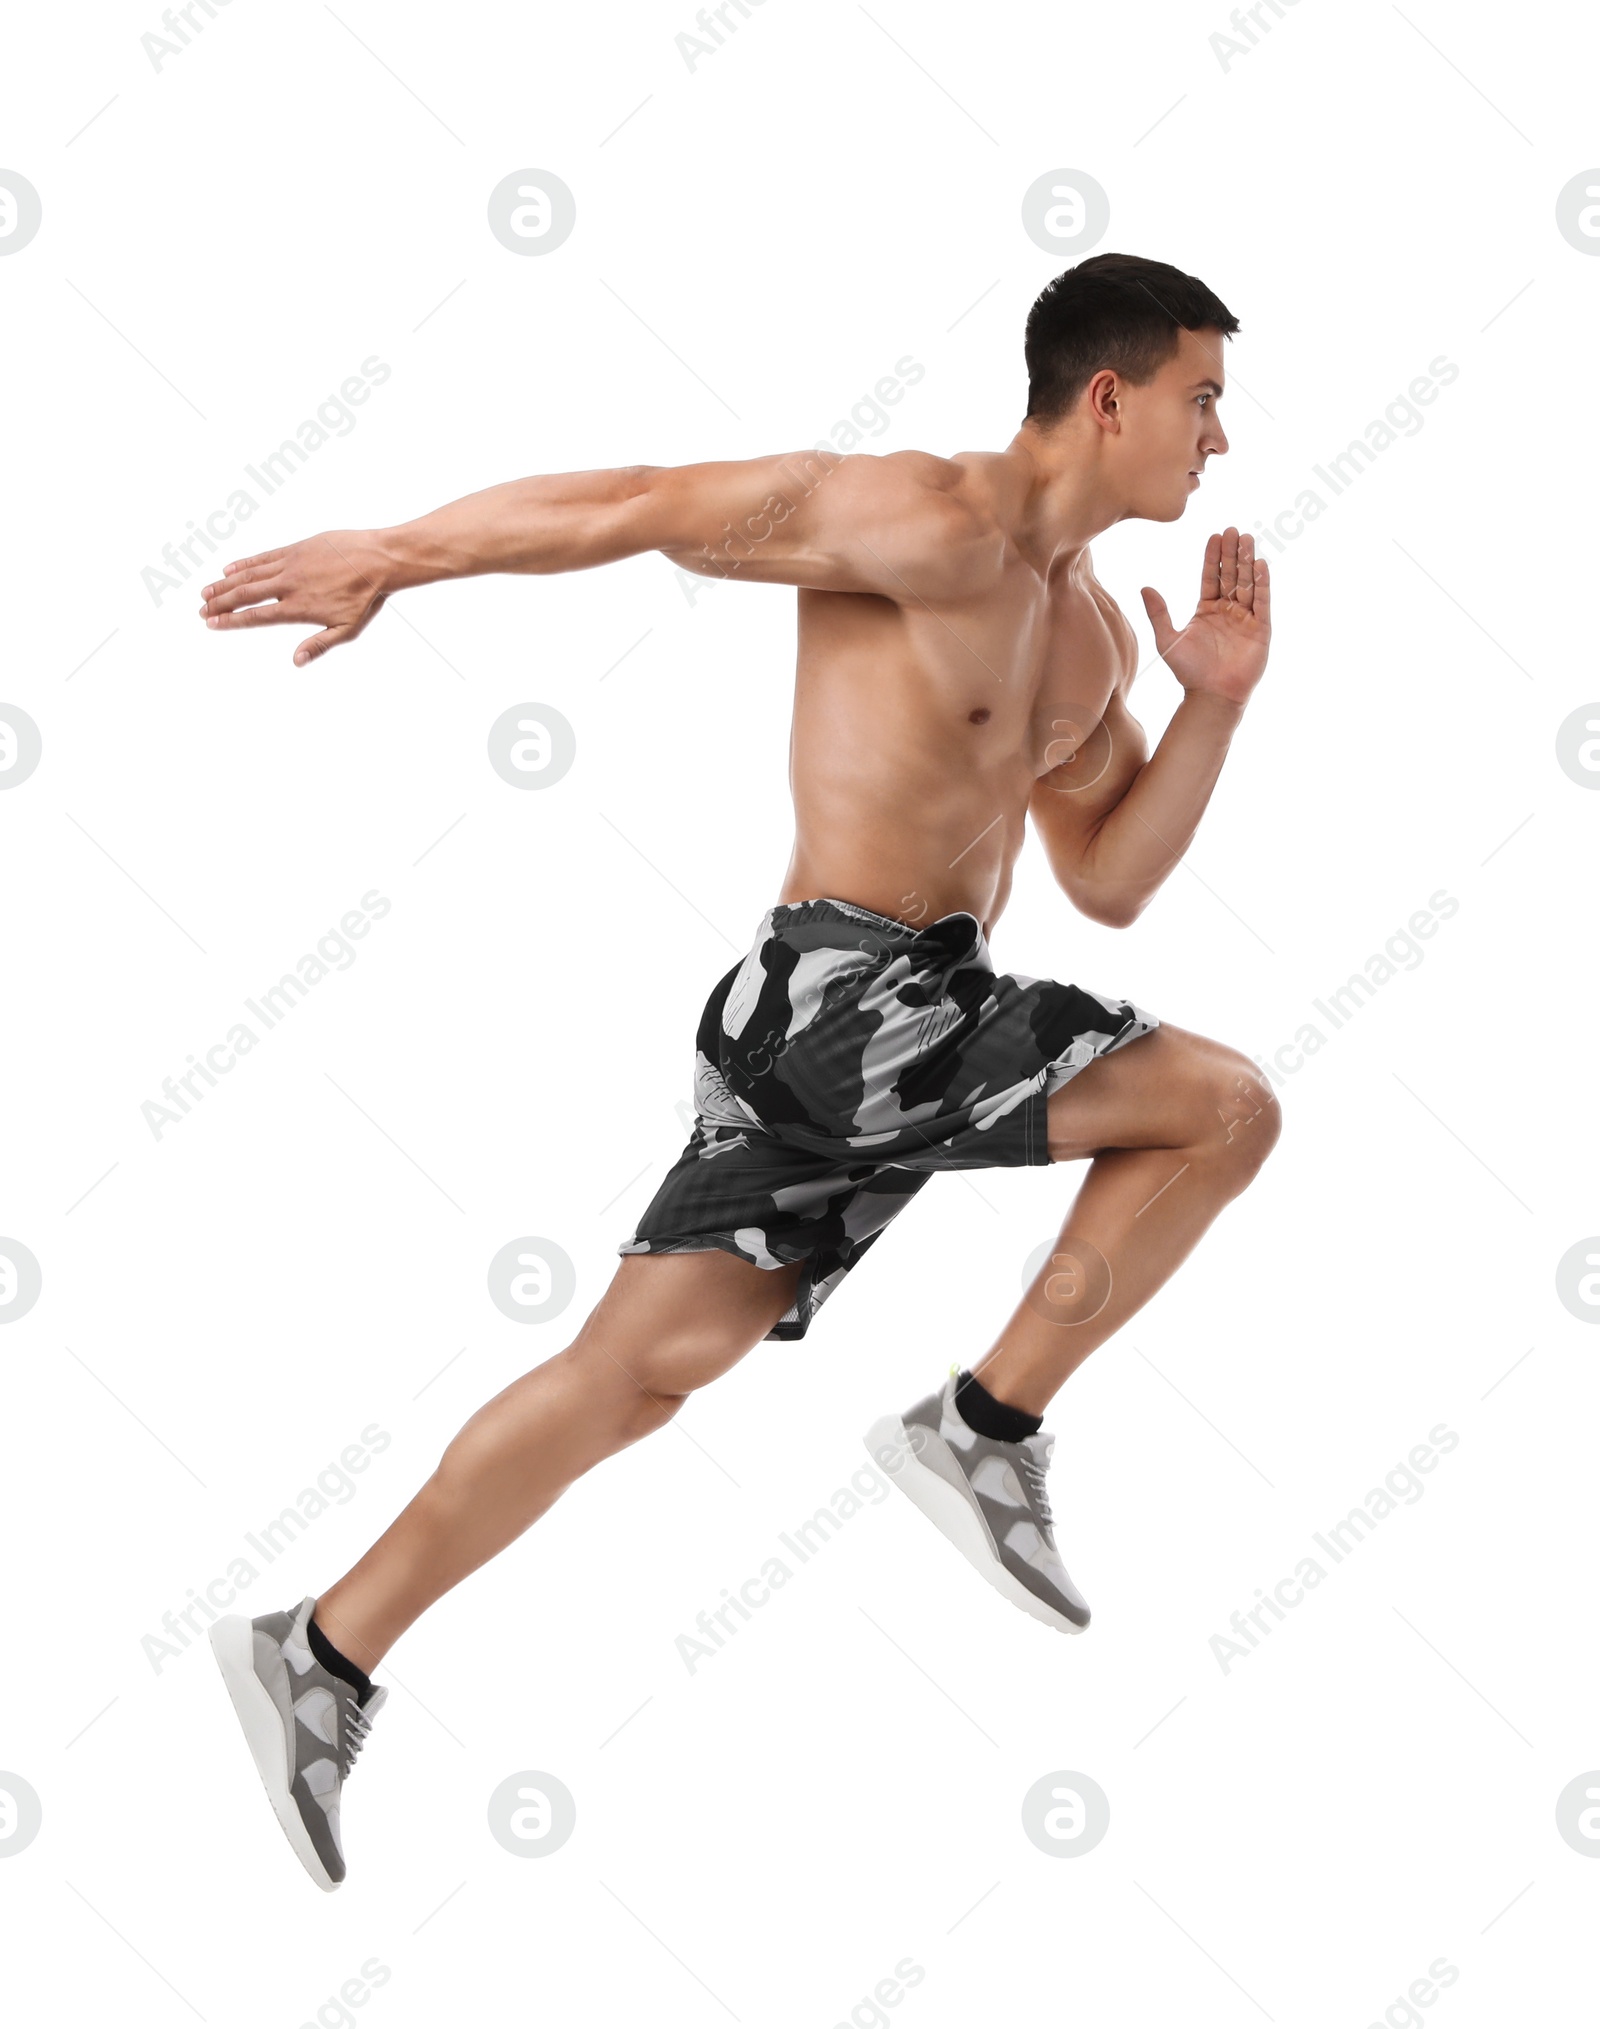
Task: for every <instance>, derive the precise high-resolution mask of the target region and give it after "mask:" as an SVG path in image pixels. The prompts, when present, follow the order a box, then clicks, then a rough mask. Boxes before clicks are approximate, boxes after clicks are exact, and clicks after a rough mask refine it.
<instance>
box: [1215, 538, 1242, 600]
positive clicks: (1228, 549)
mask: <svg viewBox="0 0 1600 2029" xmlns="http://www.w3.org/2000/svg"><path fill="white" fill-rule="evenodd" d="M1218 562H1219V569H1218V572H1217V582H1218V585H1219V586H1220V588H1221V597H1223V598H1224V599H1231V598H1232V597H1233V594H1234V590H1235V588H1236V587H1237V585H1238V583H1239V531H1238V530H1237V529H1236V528H1225V529H1224V530H1223V531H1222V554H1221V556H1220V558H1219V560H1218Z"/></svg>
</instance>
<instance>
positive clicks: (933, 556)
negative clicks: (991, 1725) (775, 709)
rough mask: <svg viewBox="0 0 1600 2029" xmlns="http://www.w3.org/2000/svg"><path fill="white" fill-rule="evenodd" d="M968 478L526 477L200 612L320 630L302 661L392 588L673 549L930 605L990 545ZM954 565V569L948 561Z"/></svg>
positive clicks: (223, 583)
mask: <svg viewBox="0 0 1600 2029" xmlns="http://www.w3.org/2000/svg"><path fill="white" fill-rule="evenodd" d="M955 478H956V471H955V468H954V467H953V466H951V465H950V464H949V462H948V461H947V460H945V459H942V458H935V457H932V456H930V455H928V454H927V453H925V452H921V451H898V452H893V453H891V454H890V455H889V456H887V457H883V458H875V457H841V456H839V455H838V454H837V453H834V452H826V451H820V450H815V449H812V450H804V451H796V452H791V453H788V454H785V455H783V456H778V457H767V458H749V459H737V460H727V461H722V462H717V463H712V464H702V465H679V466H664V465H625V466H621V467H618V468H616V469H615V470H611V471H600V472H561V473H552V474H547V475H544V476H542V477H537V478H531V479H514V480H511V481H509V482H508V483H507V484H505V485H502V486H490V487H487V488H486V489H485V490H484V491H483V492H481V493H470V494H468V495H467V496H466V497H465V499H462V500H456V501H452V502H451V503H450V504H449V506H447V507H440V508H437V509H435V511H434V512H433V513H432V514H425V515H423V516H421V517H420V519H418V520H416V521H408V522H404V523H402V524H401V525H400V526H398V527H396V528H387V529H365V530H362V529H334V530H331V531H329V532H327V533H325V534H322V535H315V536H311V537H310V538H308V539H307V540H306V541H304V542H297V543H291V544H290V545H289V546H288V547H287V548H286V549H277V550H266V551H264V552H263V553H262V554H261V555H260V556H255V557H244V558H241V559H240V560H239V561H238V562H237V563H232V564H229V565H228V567H227V572H226V575H225V576H224V577H223V578H221V579H220V580H219V581H218V582H217V583H216V584H213V585H207V586H206V587H205V589H204V592H203V594H202V596H203V598H204V600H205V604H204V605H203V606H202V607H201V609H200V610H201V613H202V615H203V616H204V618H205V621H206V624H207V625H208V626H210V627H216V628H220V629H226V628H236V627H252V626H270V625H281V624H283V623H286V622H287V623H298V624H300V625H306V624H308V623H314V624H315V625H317V626H318V627H320V628H321V630H322V631H321V632H320V633H318V634H314V635H312V636H311V637H310V638H309V639H307V640H305V641H302V642H301V643H300V644H299V646H298V647H297V648H296V650H295V657H294V659H295V661H296V662H297V663H305V662H309V661H311V660H312V658H313V657H314V656H318V655H321V654H323V653H324V652H325V651H326V650H327V649H329V648H334V647H337V646H338V645H339V644H340V643H341V642H345V641H350V640H353V639H354V637H355V636H356V635H357V634H359V633H360V632H361V630H362V629H363V628H364V627H365V626H366V625H367V624H368V622H369V621H370V620H371V619H372V617H373V615H374V614H375V613H377V612H378V610H379V609H380V608H381V607H382V605H383V602H384V600H385V599H386V598H387V597H388V596H389V594H390V593H391V592H398V591H402V590H404V589H405V588H407V587H408V586H411V585H426V584H432V583H434V582H436V581H437V580H439V579H441V578H467V577H474V576H478V575H481V574H482V573H484V572H490V571H519V572H533V573H543V572H552V571H584V570H591V569H593V568H594V566H595V565H597V564H608V563H614V562H616V561H617V559H619V558H621V557H630V556H637V555H640V554H641V553H642V552H644V551H646V550H660V551H662V552H663V554H665V555H666V556H668V557H670V558H671V559H672V561H673V562H674V563H677V564H679V565H681V566H682V568H683V569H685V570H690V571H698V572H700V573H701V574H702V575H704V576H708V577H723V578H748V579H750V580H752V581H754V582H756V583H761V584H781V585H810V586H814V587H816V588H818V589H820V590H823V591H836V592H873V593H878V594H881V595H882V596H885V597H888V598H899V597H903V596H906V594H907V593H908V592H910V593H911V594H912V595H918V594H920V593H922V592H923V591H924V590H926V589H928V588H929V584H928V581H929V579H930V577H932V576H933V575H934V574H935V573H937V582H938V583H941V584H948V582H949V575H950V569H951V551H952V548H953V547H954V548H955V550H956V551H957V552H958V554H957V556H956V558H955V564H956V567H957V568H958V569H959V567H960V554H961V553H965V552H968V551H970V553H971V554H972V555H973V558H974V561H975V562H976V561H977V560H978V558H977V552H978V550H979V548H980V547H981V545H979V544H978V543H977V542H976V540H975V537H976V534H977V532H976V531H974V530H972V529H971V528H970V527H969V526H968V524H969V522H970V515H969V512H968V510H967V509H965V508H964V507H963V506H962V505H961V504H960V503H959V502H958V500H957V499H956V496H955V493H954V490H953V488H954V483H955ZM941 558H942V560H943V561H942V567H941V565H940V559H941Z"/></svg>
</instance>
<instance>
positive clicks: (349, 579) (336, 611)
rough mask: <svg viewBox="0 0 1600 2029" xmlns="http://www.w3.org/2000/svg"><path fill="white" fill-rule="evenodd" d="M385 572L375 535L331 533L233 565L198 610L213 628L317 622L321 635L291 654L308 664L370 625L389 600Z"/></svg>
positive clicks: (206, 590) (207, 590)
mask: <svg viewBox="0 0 1600 2029" xmlns="http://www.w3.org/2000/svg"><path fill="white" fill-rule="evenodd" d="M383 568H384V559H383V557H382V556H381V554H380V553H379V552H378V550H377V549H376V548H375V547H374V544H373V540H372V537H371V536H370V535H368V534H364V533H363V532H361V531H360V530H358V529H342V528H341V529H333V530H331V531H329V532H328V533H327V534H325V535H314V536H310V537H308V538H307V539H306V541H304V542H295V543H290V545H289V547H288V548H287V549H281V550H263V551H262V553H261V555H260V556H258V557H242V558H240V560H239V561H238V562H237V563H233V564H229V565H228V566H227V572H226V575H225V576H224V577H222V578H221V579H219V580H218V582H217V583H216V584H214V585H207V586H205V587H204V588H203V590H202V592H201V597H202V598H203V599H204V600H205V604H204V605H203V606H202V607H201V608H200V611H201V613H202V615H203V616H204V618H205V623H206V625H207V626H208V627H216V628H229V627H275V626H281V625H282V624H284V623H285V622H290V623H295V624H298V625H301V626H304V625H306V624H307V623H308V622H309V623H312V624H315V625H316V626H319V627H320V628H321V629H322V632H321V633H320V634H313V635H310V636H309V637H308V638H307V639H306V640H304V641H302V642H301V643H300V645H299V646H298V647H297V648H296V649H295V652H294V659H295V661H296V662H297V663H307V662H310V661H312V660H313V659H314V658H315V657H316V656H319V655H321V654H323V653H325V652H326V650H328V649H330V648H336V647H338V646H339V644H340V643H341V642H344V641H353V640H354V639H355V637H356V636H357V635H358V634H359V633H360V632H361V630H362V628H363V627H365V626H366V624H367V622H368V621H369V620H370V619H371V618H372V616H373V614H374V613H376V612H377V611H378V609H379V607H381V606H382V604H383V601H384V596H385V595H384V592H383V591H382V589H381V583H382V577H381V574H382V571H383Z"/></svg>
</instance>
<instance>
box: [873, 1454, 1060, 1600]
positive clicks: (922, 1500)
mask: <svg viewBox="0 0 1600 2029" xmlns="http://www.w3.org/2000/svg"><path fill="white" fill-rule="evenodd" d="M929 1434H930V1436H935V1437H937V1435H938V1433H937V1432H930V1433H929ZM943 1441H944V1440H943V1439H942V1438H940V1439H939V1442H940V1443H943ZM866 1446H867V1450H868V1451H869V1452H870V1453H871V1454H872V1457H873V1459H874V1461H875V1462H876V1463H877V1464H878V1465H880V1466H881V1467H882V1469H883V1470H884V1471H885V1472H886V1473H888V1475H889V1477H890V1479H892V1480H893V1481H894V1483H895V1485H896V1486H897V1487H898V1488H899V1489H900V1491H901V1492H902V1493H903V1494H905V1495H907V1496H908V1497H909V1498H910V1499H911V1500H913V1501H914V1502H915V1503H916V1505H917V1506H918V1507H919V1508H920V1509H921V1510H922V1512H923V1513H924V1514H925V1515H926V1516H927V1518H928V1520H929V1521H930V1522H932V1524H933V1526H934V1527H935V1528H936V1529H937V1530H938V1531H939V1533H940V1534H941V1535H943V1536H946V1537H948V1538H949V1540H950V1541H951V1542H952V1543H954V1544H955V1546H956V1548H957V1549H958V1550H959V1551H960V1552H961V1554H962V1556H963V1557H965V1558H966V1560H967V1562H968V1563H969V1564H970V1565H971V1566H972V1568H973V1569H974V1570H975V1571H976V1572H978V1573H979V1575H980V1576H981V1577H983V1578H985V1579H987V1580H988V1582H989V1583H990V1584H991V1585H992V1586H993V1587H994V1589H995V1591H996V1592H999V1593H1002V1594H1003V1595H1004V1596H1005V1597H1006V1598H1007V1599H1009V1600H1010V1601H1011V1604H1012V1605H1013V1606H1020V1607H1021V1608H1022V1610H1023V1612H1024V1613H1027V1614H1031V1615H1032V1616H1033V1618H1034V1619H1035V1620H1042V1621H1043V1622H1044V1624H1045V1626H1046V1627H1053V1628H1055V1629H1057V1631H1058V1632H1060V1633H1062V1634H1082V1633H1083V1632H1084V1628H1085V1627H1087V1625H1088V1623H1087V1622H1084V1623H1083V1624H1082V1625H1080V1624H1079V1623H1078V1622H1077V1621H1075V1620H1069V1619H1068V1618H1067V1616H1066V1615H1065V1614H1064V1613H1058V1612H1056V1610H1055V1609H1054V1608H1053V1607H1050V1606H1047V1605H1046V1604H1045V1602H1044V1601H1043V1600H1042V1599H1040V1598H1039V1597H1038V1595H1037V1594H1036V1593H1032V1592H1030V1591H1029V1590H1028V1588H1027V1586H1025V1585H1024V1584H1023V1583H1022V1581H1021V1579H1020V1578H1014V1577H1012V1575H1011V1573H1010V1572H1009V1571H1008V1570H1007V1569H1006V1567H1005V1566H1004V1565H1003V1564H1002V1563H1001V1562H1000V1560H999V1559H998V1557H996V1555H995V1551H994V1545H993V1543H992V1542H991V1541H990V1538H989V1531H988V1528H987V1526H986V1525H985V1523H984V1520H983V1517H982V1516H981V1515H979V1514H977V1513H976V1512H975V1511H974V1510H973V1508H972V1506H971V1504H970V1503H969V1502H968V1501H967V1500H965V1499H964V1498H963V1497H962V1495H961V1494H959V1493H958V1492H957V1491H956V1489H955V1488H954V1487H953V1486H951V1485H950V1483H949V1481H948V1480H944V1479H941V1478H940V1476H939V1475H938V1473H936V1472H935V1471H933V1469H932V1468H931V1467H930V1466H926V1465H924V1464H923V1463H922V1461H921V1459H919V1458H918V1457H917V1454H916V1452H915V1450H914V1449H913V1447H912V1444H911V1440H910V1437H909V1436H908V1435H907V1432H906V1426H905V1423H904V1421H903V1419H902V1418H900V1417H899V1416H880V1417H879V1418H878V1420H877V1422H876V1423H874V1424H873V1426H872V1428H871V1429H870V1430H869V1431H868V1432H867V1435H866ZM885 1451H887V1452H889V1453H890V1454H891V1456H892V1457H893V1458H894V1459H895V1460H896V1463H895V1464H892V1465H889V1464H885V1463H884V1459H883V1456H882V1454H883V1453H884V1452H885Z"/></svg>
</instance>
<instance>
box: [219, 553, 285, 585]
mask: <svg viewBox="0 0 1600 2029" xmlns="http://www.w3.org/2000/svg"><path fill="white" fill-rule="evenodd" d="M286 554H287V551H285V550H263V551H262V552H261V554H260V556H258V557H240V558H239V560H238V561H237V562H236V563H231V564H224V565H223V567H222V573H223V576H224V577H228V578H231V577H232V576H233V574H234V572H235V571H248V570H250V569H251V568H252V567H253V566H254V565H256V564H275V563H276V562H277V561H278V559H279V557H281V556H284V555H286Z"/></svg>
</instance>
